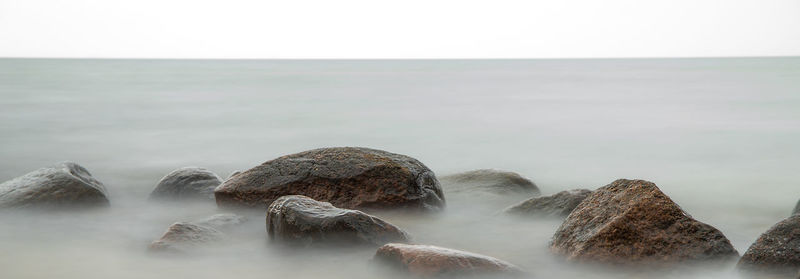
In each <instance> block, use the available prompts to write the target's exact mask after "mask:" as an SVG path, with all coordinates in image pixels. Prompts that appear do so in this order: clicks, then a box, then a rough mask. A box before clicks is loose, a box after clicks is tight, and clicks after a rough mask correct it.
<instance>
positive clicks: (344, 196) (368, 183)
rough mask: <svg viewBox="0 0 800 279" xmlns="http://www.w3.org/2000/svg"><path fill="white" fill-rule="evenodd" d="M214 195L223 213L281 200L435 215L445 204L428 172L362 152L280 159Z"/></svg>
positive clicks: (339, 150) (395, 157) (328, 151)
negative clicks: (291, 197)
mask: <svg viewBox="0 0 800 279" xmlns="http://www.w3.org/2000/svg"><path fill="white" fill-rule="evenodd" d="M214 193H215V196H216V200H217V205H218V206H220V207H223V208H237V207H238V208H241V207H246V208H255V209H266V208H267V207H268V206H269V205H270V204H272V202H273V201H275V199H277V198H279V197H282V196H286V195H304V196H307V197H310V198H312V199H315V200H318V201H325V202H330V203H331V204H333V205H334V206H336V207H340V208H349V209H362V210H363V209H423V210H436V209H441V208H443V207H444V204H445V202H444V195H443V193H442V189H441V187H440V186H439V181H438V180H437V179H436V176H435V175H434V173H433V172H432V171H431V170H430V169H428V167H426V166H425V165H423V164H422V163H420V162H419V161H417V160H416V159H414V158H411V157H408V156H404V155H400V154H394V153H389V152H386V151H381V150H376V149H369V148H361V147H334V148H321V149H314V150H310V151H305V152H301V153H297V154H292V155H287V156H283V157H280V158H277V159H274V160H271V161H268V162H265V163H263V164H261V165H259V166H256V167H254V168H252V169H249V170H247V171H244V172H242V173H240V174H238V175H235V176H233V177H231V178H230V179H229V180H227V181H225V182H224V183H223V184H222V185H220V186H219V187H217V188H216V189H215V190H214Z"/></svg>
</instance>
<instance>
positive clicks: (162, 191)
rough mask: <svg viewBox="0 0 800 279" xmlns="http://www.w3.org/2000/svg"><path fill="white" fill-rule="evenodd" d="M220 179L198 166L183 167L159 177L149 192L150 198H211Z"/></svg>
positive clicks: (161, 199) (160, 199) (220, 181)
mask: <svg viewBox="0 0 800 279" xmlns="http://www.w3.org/2000/svg"><path fill="white" fill-rule="evenodd" d="M221 183H222V179H221V178H220V177H219V176H217V175H216V174H214V173H213V172H211V171H209V170H207V169H204V168H198V167H185V168H180V169H177V170H174V171H172V172H171V173H169V174H167V175H166V176H164V178H161V181H159V182H158V185H157V186H156V188H155V189H154V190H153V192H151V193H150V199H151V200H159V201H163V200H176V201H177V200H213V199H214V188H216V187H217V186H219V185H220V184H221Z"/></svg>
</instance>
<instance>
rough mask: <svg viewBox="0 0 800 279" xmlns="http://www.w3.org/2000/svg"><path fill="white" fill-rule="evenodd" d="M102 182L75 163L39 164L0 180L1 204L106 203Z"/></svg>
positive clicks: (74, 205) (59, 205)
mask: <svg viewBox="0 0 800 279" xmlns="http://www.w3.org/2000/svg"><path fill="white" fill-rule="evenodd" d="M108 205H109V202H108V197H107V195H106V188H105V186H103V183H100V181H97V180H96V179H94V177H92V174H90V173H89V171H87V170H86V169H85V168H83V167H81V166H80V165H78V164H76V163H71V162H65V163H60V164H58V165H55V166H52V167H46V168H41V169H38V170H36V171H33V172H30V173H28V174H25V175H23V176H20V177H17V178H14V179H12V180H9V181H6V182H3V183H2V184H0V208H56V209H61V208H89V207H104V206H108Z"/></svg>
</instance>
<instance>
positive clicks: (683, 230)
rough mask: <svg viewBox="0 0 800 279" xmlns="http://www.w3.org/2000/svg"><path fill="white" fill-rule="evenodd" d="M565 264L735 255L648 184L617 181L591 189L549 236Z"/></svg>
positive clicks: (719, 234)
mask: <svg viewBox="0 0 800 279" xmlns="http://www.w3.org/2000/svg"><path fill="white" fill-rule="evenodd" d="M550 248H551V251H552V252H554V253H555V254H558V255H562V256H565V257H566V258H567V260H570V261H590V262H598V263H607V264H652V265H670V264H674V263H678V262H690V261H693V262H697V261H724V260H733V259H735V258H736V257H737V256H738V253H737V252H736V250H734V248H733V246H732V245H731V243H730V241H728V239H727V238H726V237H725V236H724V235H723V234H722V232H720V231H719V230H717V229H716V228H714V227H712V226H710V225H707V224H704V223H701V222H699V221H697V220H694V219H693V218H692V217H691V216H689V215H688V214H686V212H684V211H683V210H682V209H681V208H680V207H679V206H678V205H677V204H675V202H673V201H672V200H671V199H670V198H669V197H668V196H667V195H665V194H664V193H662V192H661V191H660V190H659V189H658V187H656V185H655V184H654V183H652V182H648V181H644V180H627V179H620V180H617V181H614V182H613V183H611V184H609V185H606V186H604V187H601V188H599V189H597V190H595V191H594V192H593V193H592V194H591V195H589V197H587V198H586V199H585V200H583V202H581V203H580V204H579V205H578V206H577V207H576V208H575V210H573V211H572V213H571V214H570V215H569V216H568V217H567V219H566V220H565V221H564V223H563V224H562V225H561V227H559V228H558V230H557V231H556V233H555V234H554V235H553V241H552V243H551V247H550Z"/></svg>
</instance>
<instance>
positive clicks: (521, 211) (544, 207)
mask: <svg viewBox="0 0 800 279" xmlns="http://www.w3.org/2000/svg"><path fill="white" fill-rule="evenodd" d="M591 193H592V191H591V190H587V189H576V190H569V191H561V192H558V193H556V194H555V195H552V196H546V197H538V198H532V199H529V200H526V201H523V202H521V203H519V204H516V205H513V206H511V207H509V208H508V209H506V210H505V212H506V213H508V214H512V215H517V216H545V217H548V216H554V217H561V218H564V217H567V215H569V214H570V213H571V212H572V210H573V209H575V207H577V206H578V204H580V203H581V202H582V201H583V200H584V199H586V197H588V196H589V194H591Z"/></svg>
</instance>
